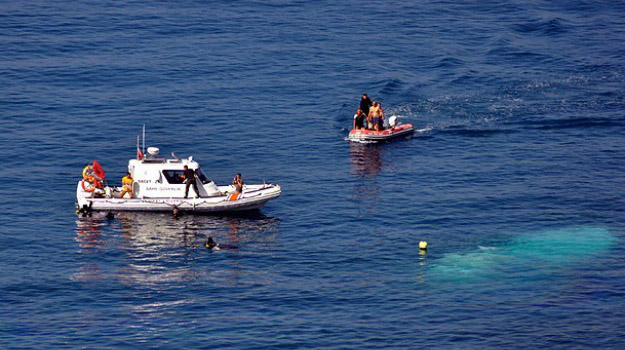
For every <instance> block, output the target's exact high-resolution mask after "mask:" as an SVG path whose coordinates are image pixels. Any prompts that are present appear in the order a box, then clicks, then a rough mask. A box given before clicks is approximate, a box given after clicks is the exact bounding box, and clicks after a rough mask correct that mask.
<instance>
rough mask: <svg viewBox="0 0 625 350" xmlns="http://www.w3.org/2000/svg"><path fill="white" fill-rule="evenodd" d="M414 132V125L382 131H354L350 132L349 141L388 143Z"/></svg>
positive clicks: (404, 125)
mask: <svg viewBox="0 0 625 350" xmlns="http://www.w3.org/2000/svg"><path fill="white" fill-rule="evenodd" d="M413 132H414V127H413V126H412V124H402V125H400V126H398V127H396V128H394V129H386V130H381V131H375V130H363V129H358V130H357V129H353V130H352V131H350V132H349V136H348V139H349V140H354V141H373V142H379V141H387V140H392V139H395V138H397V137H401V136H409V135H412V133H413Z"/></svg>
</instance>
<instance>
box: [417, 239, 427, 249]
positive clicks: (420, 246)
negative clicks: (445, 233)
mask: <svg viewBox="0 0 625 350" xmlns="http://www.w3.org/2000/svg"><path fill="white" fill-rule="evenodd" d="M419 249H422V250H427V249H428V242H426V241H421V242H419Z"/></svg>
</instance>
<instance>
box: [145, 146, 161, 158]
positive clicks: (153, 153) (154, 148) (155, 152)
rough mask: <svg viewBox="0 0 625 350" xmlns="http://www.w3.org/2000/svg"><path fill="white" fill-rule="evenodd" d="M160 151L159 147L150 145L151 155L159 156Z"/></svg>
mask: <svg viewBox="0 0 625 350" xmlns="http://www.w3.org/2000/svg"><path fill="white" fill-rule="evenodd" d="M159 151H160V150H159V149H158V147H148V154H149V155H151V156H157V155H158V152H159Z"/></svg>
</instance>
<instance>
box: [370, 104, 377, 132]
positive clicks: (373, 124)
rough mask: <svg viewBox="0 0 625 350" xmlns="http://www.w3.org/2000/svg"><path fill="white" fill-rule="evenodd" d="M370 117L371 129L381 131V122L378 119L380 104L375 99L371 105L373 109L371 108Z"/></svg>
mask: <svg viewBox="0 0 625 350" xmlns="http://www.w3.org/2000/svg"><path fill="white" fill-rule="evenodd" d="M369 117H370V118H371V120H370V124H369V129H371V130H376V131H379V130H380V126H379V125H378V124H379V121H378V119H379V118H380V107H379V104H378V103H377V102H375V101H374V102H373V105H372V106H371V109H370V110H369Z"/></svg>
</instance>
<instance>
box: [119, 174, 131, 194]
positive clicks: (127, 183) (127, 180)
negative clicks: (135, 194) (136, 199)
mask: <svg viewBox="0 0 625 350" xmlns="http://www.w3.org/2000/svg"><path fill="white" fill-rule="evenodd" d="M132 183H133V180H132V175H130V173H126V176H124V177H123V178H122V193H121V194H120V195H119V198H124V195H125V194H126V193H129V194H130V198H132Z"/></svg>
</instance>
